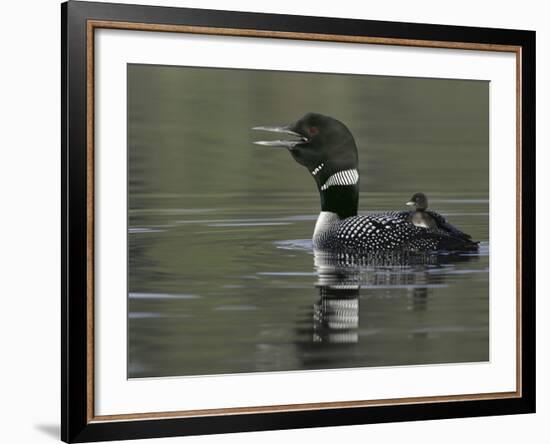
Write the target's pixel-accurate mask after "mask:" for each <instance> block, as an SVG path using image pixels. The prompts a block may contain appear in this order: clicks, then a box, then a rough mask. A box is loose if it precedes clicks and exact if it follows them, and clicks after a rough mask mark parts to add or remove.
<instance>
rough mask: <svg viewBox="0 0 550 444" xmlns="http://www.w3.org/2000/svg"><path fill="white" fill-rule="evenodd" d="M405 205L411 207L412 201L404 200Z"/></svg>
mask: <svg viewBox="0 0 550 444" xmlns="http://www.w3.org/2000/svg"><path fill="white" fill-rule="evenodd" d="M405 205H408V206H409V207H413V206H414V202H413V201H412V200H410V201H408V202H405Z"/></svg>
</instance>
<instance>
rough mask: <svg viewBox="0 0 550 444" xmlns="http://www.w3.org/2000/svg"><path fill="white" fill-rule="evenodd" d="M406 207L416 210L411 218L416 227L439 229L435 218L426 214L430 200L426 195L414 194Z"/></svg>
mask: <svg viewBox="0 0 550 444" xmlns="http://www.w3.org/2000/svg"><path fill="white" fill-rule="evenodd" d="M405 205H409V206H412V207H414V209H415V210H416V211H413V212H412V213H411V214H410V216H409V220H410V221H411V223H412V224H413V225H414V226H415V227H422V228H437V223H436V222H435V220H434V218H433V217H432V216H430V215H429V214H428V213H427V212H426V210H427V209H428V198H427V197H426V195H425V194H424V193H414V194H413V196H412V197H411V200H409V201H408V202H407V203H406V204H405Z"/></svg>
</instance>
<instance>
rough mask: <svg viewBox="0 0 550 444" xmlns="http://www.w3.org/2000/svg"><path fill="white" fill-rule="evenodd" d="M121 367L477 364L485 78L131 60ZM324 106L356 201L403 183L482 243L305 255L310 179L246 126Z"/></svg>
mask: <svg viewBox="0 0 550 444" xmlns="http://www.w3.org/2000/svg"><path fill="white" fill-rule="evenodd" d="M128 82H129V87H128V99H129V102H128V105H129V114H128V117H129V128H128V135H129V147H128V158H129V225H128V229H129V235H128V239H129V304H128V307H129V313H128V316H129V329H128V333H129V353H128V374H129V377H151V376H178V375H204V374H225V373H237V372H265V371H285V370H301V369H325V368H345V367H367V366H384V365H411V364H432V363H450V362H473V361H485V360H488V357H489V296H488V293H489V292H488V290H489V273H488V269H489V243H488V241H489V223H488V221H489V216H488V215H489V200H488V128H489V127H488V84H487V83H486V82H477V81H476V82H473V81H449V80H433V79H406V78H384V77H370V76H369V77H367V76H334V75H311V74H296V73H273V72H258V71H238V70H213V69H190V68H170V67H151V66H142V65H130V66H129V68H128ZM307 111H317V112H322V113H325V114H329V115H333V116H334V117H337V118H338V119H340V120H342V121H344V122H345V123H346V124H347V125H348V126H349V127H350V129H351V130H352V132H353V134H354V136H355V138H356V141H357V144H358V147H359V154H360V162H361V164H360V171H361V200H360V212H362V213H365V212H370V211H384V210H395V209H402V208H404V205H403V204H404V202H405V201H406V200H407V199H408V198H409V197H410V196H411V195H412V193H413V192H416V191H423V192H425V193H427V194H428V196H429V197H430V207H431V208H432V209H434V210H437V211H439V212H441V213H442V214H443V215H445V216H446V217H447V218H448V219H449V220H450V221H451V222H452V223H453V224H455V225H456V226H458V227H460V228H461V229H462V230H463V231H466V232H468V233H469V234H471V235H472V236H473V237H474V238H475V239H476V240H479V241H481V248H480V251H479V253H478V254H474V255H448V254H443V253H441V254H431V255H424V256H399V255H394V256H392V257H378V256H374V257H363V258H356V257H341V256H340V257H334V256H326V255H320V254H314V252H313V251H312V249H311V242H310V240H309V239H310V238H311V234H312V231H313V226H314V223H315V219H316V217H317V214H318V212H319V207H318V199H319V198H318V195H317V193H316V191H315V187H314V183H313V180H312V179H311V178H310V177H309V176H308V173H307V172H306V171H305V170H304V169H302V167H300V166H299V165H297V164H295V163H294V162H293V161H292V159H291V158H290V156H289V155H288V153H286V152H284V151H282V150H270V149H268V148H265V147H257V146H254V145H252V144H251V140H254V137H257V136H256V135H255V134H253V133H252V132H251V131H249V128H251V127H252V126H255V125H259V124H277V123H285V122H288V121H291V120H295V119H297V118H298V117H300V116H301V115H302V114H304V113H305V112H307Z"/></svg>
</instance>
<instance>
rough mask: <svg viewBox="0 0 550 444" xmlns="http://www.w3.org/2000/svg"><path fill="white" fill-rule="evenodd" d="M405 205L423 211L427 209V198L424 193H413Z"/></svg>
mask: <svg viewBox="0 0 550 444" xmlns="http://www.w3.org/2000/svg"><path fill="white" fill-rule="evenodd" d="M406 204H407V205H409V206H413V207H414V208H415V209H417V210H418V211H424V210H425V209H426V208H428V198H427V197H426V195H425V194H424V193H414V194H413V196H412V197H411V199H410V200H409V201H408V202H407V203H406Z"/></svg>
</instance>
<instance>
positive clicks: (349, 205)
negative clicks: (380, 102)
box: [252, 113, 478, 252]
mask: <svg viewBox="0 0 550 444" xmlns="http://www.w3.org/2000/svg"><path fill="white" fill-rule="evenodd" d="M252 129H253V130H259V131H270V132H276V133H281V134H285V135H286V136H293V138H292V139H288V138H287V139H285V140H271V141H258V142H254V143H256V144H258V145H263V146H268V147H282V148H286V149H288V151H289V152H290V154H291V155H292V157H293V158H294V160H295V161H296V162H298V163H299V164H300V165H303V166H304V167H306V168H307V169H308V171H309V172H310V173H311V175H312V177H313V179H314V180H315V183H316V184H317V189H318V190H319V194H320V197H321V213H320V214H319V217H318V218H317V223H316V224H315V230H314V233H313V246H314V248H315V249H318V250H338V251H353V252H372V251H395V250H402V251H403V250H404V251H434V250H449V251H461V250H476V249H477V245H478V244H477V242H473V241H472V240H471V237H470V236H468V235H467V234H465V233H462V232H461V231H460V230H458V229H457V228H455V227H453V226H452V225H451V224H449V223H448V222H447V221H446V220H445V218H444V217H443V216H441V215H439V214H437V213H435V212H433V211H430V212H429V215H430V216H431V217H433V219H434V221H435V223H436V226H435V227H433V228H424V227H418V226H415V225H414V224H413V223H412V222H411V221H410V216H411V212H410V211H392V212H386V213H377V214H369V215H361V216H358V215H357V207H358V203H359V171H358V154H357V147H356V145H355V140H354V138H353V135H352V134H351V132H350V130H349V129H348V128H347V127H346V125H344V124H343V123H342V122H340V121H338V120H336V119H334V118H332V117H328V116H324V115H322V114H317V113H308V114H306V115H305V116H303V117H302V118H301V119H299V120H298V121H296V122H295V123H291V124H288V125H283V126H256V127H254V128H252Z"/></svg>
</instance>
